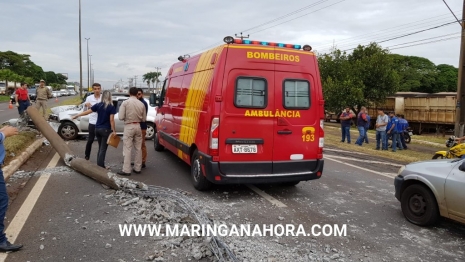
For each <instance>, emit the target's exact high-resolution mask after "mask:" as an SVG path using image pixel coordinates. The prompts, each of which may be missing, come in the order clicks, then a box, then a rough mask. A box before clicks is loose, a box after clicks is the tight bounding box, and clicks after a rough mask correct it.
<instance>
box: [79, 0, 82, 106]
mask: <svg viewBox="0 0 465 262" xmlns="http://www.w3.org/2000/svg"><path fill="white" fill-rule="evenodd" d="M79 86H80V88H79V95H80V96H81V97H82V48H81V0H79Z"/></svg>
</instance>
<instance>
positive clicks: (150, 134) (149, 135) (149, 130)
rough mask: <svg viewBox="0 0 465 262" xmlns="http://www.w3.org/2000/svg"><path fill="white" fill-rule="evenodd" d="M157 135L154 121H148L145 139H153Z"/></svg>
mask: <svg viewBox="0 0 465 262" xmlns="http://www.w3.org/2000/svg"><path fill="white" fill-rule="evenodd" d="M154 137H155V127H154V125H153V123H150V122H147V131H146V133H145V139H146V140H151V139H153V138H154Z"/></svg>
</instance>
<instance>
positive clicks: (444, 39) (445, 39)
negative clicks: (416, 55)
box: [388, 22, 461, 50]
mask: <svg viewBox="0 0 465 262" xmlns="http://www.w3.org/2000/svg"><path fill="white" fill-rule="evenodd" d="M454 23H455V22H454ZM458 38H461V36H455V37H449V38H443V39H439V40H434V41H429V42H425V43H419V44H414V45H408V46H401V47H396V48H389V47H388V48H389V50H395V49H401V48H407V47H412V46H418V45H426V44H431V43H436V42H441V41H447V40H452V39H458Z"/></svg>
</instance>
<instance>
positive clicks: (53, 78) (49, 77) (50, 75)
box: [45, 71, 58, 84]
mask: <svg viewBox="0 0 465 262" xmlns="http://www.w3.org/2000/svg"><path fill="white" fill-rule="evenodd" d="M45 82H46V83H47V84H53V83H58V78H57V75H56V74H55V72H53V71H48V72H45Z"/></svg>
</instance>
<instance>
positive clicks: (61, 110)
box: [49, 96, 156, 140]
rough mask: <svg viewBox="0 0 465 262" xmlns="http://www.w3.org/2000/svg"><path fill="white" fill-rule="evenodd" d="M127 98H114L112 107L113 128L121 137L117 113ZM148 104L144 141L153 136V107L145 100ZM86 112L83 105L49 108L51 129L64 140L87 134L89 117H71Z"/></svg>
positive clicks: (121, 132) (121, 131) (121, 125)
mask: <svg viewBox="0 0 465 262" xmlns="http://www.w3.org/2000/svg"><path fill="white" fill-rule="evenodd" d="M126 99H128V97H123V96H114V97H113V105H114V106H115V107H116V115H115V128H116V133H117V134H118V135H123V131H124V122H123V121H121V120H119V118H118V111H119V107H120V106H121V103H123V101H124V100H126ZM145 101H146V102H147V104H148V113H147V134H146V136H145V139H153V137H154V136H155V128H154V122H155V115H156V109H155V107H152V106H150V103H149V100H148V99H145ZM85 110H87V108H86V106H85V105H84V103H82V104H80V105H78V106H57V107H54V108H51V111H52V114H51V115H50V116H49V123H50V125H51V126H52V128H53V129H54V130H55V131H56V132H57V133H58V135H60V137H61V138H63V139H64V140H73V139H76V138H77V137H78V136H79V135H87V134H89V130H88V126H89V115H86V116H81V117H78V118H77V119H74V120H73V119H72V117H73V116H75V115H77V114H79V113H80V112H83V111H85Z"/></svg>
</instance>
